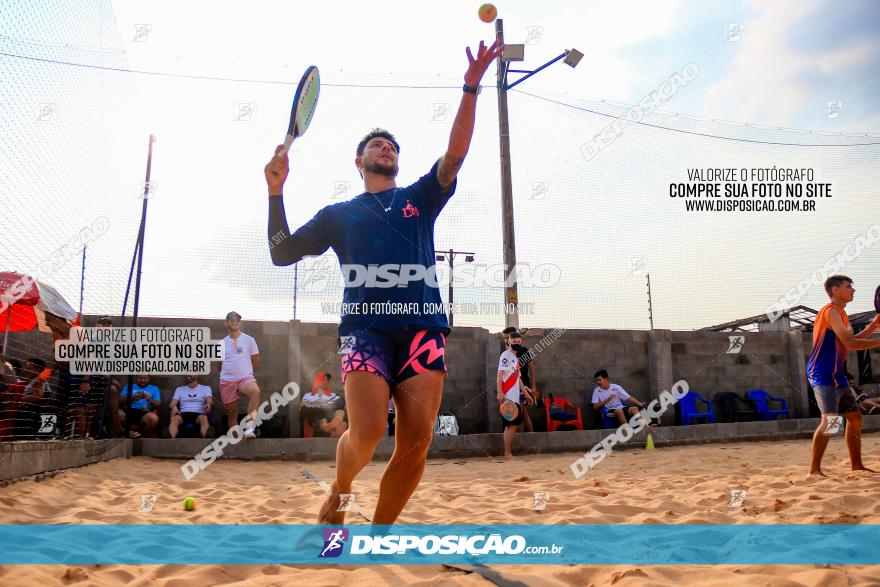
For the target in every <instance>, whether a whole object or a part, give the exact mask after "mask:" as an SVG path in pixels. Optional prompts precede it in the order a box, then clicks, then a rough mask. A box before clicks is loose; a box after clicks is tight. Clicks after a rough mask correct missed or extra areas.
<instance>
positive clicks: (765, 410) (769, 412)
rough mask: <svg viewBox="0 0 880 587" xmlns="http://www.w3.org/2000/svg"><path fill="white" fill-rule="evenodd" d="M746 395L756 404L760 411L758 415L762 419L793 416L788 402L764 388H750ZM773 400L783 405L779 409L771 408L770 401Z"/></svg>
mask: <svg viewBox="0 0 880 587" xmlns="http://www.w3.org/2000/svg"><path fill="white" fill-rule="evenodd" d="M746 397H747V398H749V399H750V400H751V401H752V403H754V404H755V409H756V410H757V411H758V416H759V417H760V418H761V420H775V419H776V417H777V416H783V417H785V418H791V414H790V413H789V411H788V403H786V401H785V400H784V399H783V398H781V397H774V396H772V395H770V394H769V393H767V392H766V391H764V390H763V389H750V390H748V391H747V392H746ZM771 401H774V402H779V403H780V404H781V405H782V407H781V408H780V409H778V410H773V409H771V408H770V403H769V402H771Z"/></svg>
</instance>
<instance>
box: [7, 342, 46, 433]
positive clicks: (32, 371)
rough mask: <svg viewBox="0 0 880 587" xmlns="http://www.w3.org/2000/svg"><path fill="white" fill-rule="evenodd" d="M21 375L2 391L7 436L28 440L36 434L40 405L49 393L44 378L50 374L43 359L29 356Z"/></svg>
mask: <svg viewBox="0 0 880 587" xmlns="http://www.w3.org/2000/svg"><path fill="white" fill-rule="evenodd" d="M19 375H20V376H21V379H19V380H18V381H17V382H15V383H13V384H12V385H10V386H9V387H7V388H6V390H5V392H4V402H3V403H4V406H5V408H6V409H5V412H6V414H5V423H6V425H5V426H4V428H5V431H4V433H3V436H4V438H5V439H6V440H27V439H32V438H34V437H35V436H36V434H37V425H38V423H39V421H40V417H39V414H38V413H37V412H38V411H39V409H40V405H41V404H42V401H43V396H44V395H45V394H46V393H48V392H49V391H50V390H49V384H48V383H46V380H47V379H49V377H50V376H51V375H52V371H51V370H50V369H46V363H45V362H44V361H43V360H42V359H35V358H34V359H28V360H27V362H26V363H25V366H24V369H22V370H21V372H20V373H19Z"/></svg>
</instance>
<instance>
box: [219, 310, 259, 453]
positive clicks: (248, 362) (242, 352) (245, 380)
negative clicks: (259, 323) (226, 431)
mask: <svg viewBox="0 0 880 587" xmlns="http://www.w3.org/2000/svg"><path fill="white" fill-rule="evenodd" d="M226 330H227V331H228V332H229V335H228V336H227V337H226V338H224V339H223V366H222V367H221V369H220V401H222V402H223V405H224V406H226V418H227V423H228V424H229V428H232V427H233V426H235V425H237V424H238V399H239V398H240V397H241V396H243V395H246V396H247V398H248V409H247V413H248V414H253V413H254V412H256V411H257V408H258V407H259V406H260V388H259V386H257V380H256V378H254V371H255V370H256V369H258V368H259V367H260V349H259V348H257V341H256V340H254V337H252V336H249V335H247V334H245V333H244V332H242V331H241V314H239V313H238V312H229V313H228V314H227V315H226ZM244 437H245V438H246V439H248V440H253V439H254V438H256V435H255V434H254V426H253V424H250V425H249V426H248V427H247V428H246V429H245V431H244Z"/></svg>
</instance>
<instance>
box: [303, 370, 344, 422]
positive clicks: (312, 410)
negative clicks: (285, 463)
mask: <svg viewBox="0 0 880 587" xmlns="http://www.w3.org/2000/svg"><path fill="white" fill-rule="evenodd" d="M330 379H331V376H330V374H329V373H325V372H324V371H319V372H318V373H316V374H315V379H314V381H313V382H312V391H310V392H309V393H307V394H305V395H304V396H303V399H302V402H300V417H301V418H302V419H303V420H305V421H307V422H308V423H309V425H310V426H311V427H312V428H313V429H314V430H315V436H323V437H328V436H329V437H332V438H339V437H340V436H342V433H343V432H345V431H346V430H347V429H348V424H347V423H346V422H345V410H344V409H343V408H344V406H345V401H344V400H343V399H342V398H341V397H339V396H338V395H336V394H335V393H333V391H332V390H331V389H330Z"/></svg>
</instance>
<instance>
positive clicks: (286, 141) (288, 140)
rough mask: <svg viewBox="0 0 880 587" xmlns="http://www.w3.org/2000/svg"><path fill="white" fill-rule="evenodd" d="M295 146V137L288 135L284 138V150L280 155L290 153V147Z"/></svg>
mask: <svg viewBox="0 0 880 587" xmlns="http://www.w3.org/2000/svg"><path fill="white" fill-rule="evenodd" d="M292 144H293V135H287V136H286V137H284V148H283V149H281V152H280V153H278V154H279V155H286V154H287V152H288V151H290V145H292Z"/></svg>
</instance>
